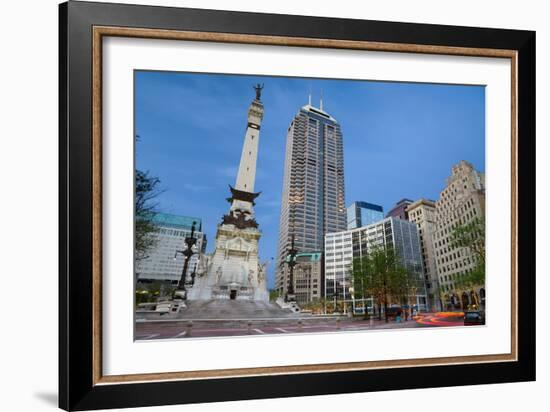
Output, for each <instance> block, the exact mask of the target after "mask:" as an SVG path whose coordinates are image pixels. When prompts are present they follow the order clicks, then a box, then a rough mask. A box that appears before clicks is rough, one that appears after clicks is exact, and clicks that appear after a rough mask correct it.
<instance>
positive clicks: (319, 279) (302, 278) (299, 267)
mask: <svg viewBox="0 0 550 412" xmlns="http://www.w3.org/2000/svg"><path fill="white" fill-rule="evenodd" d="M287 261H288V258H287ZM323 269H324V268H323V254H322V252H302V253H298V254H297V255H296V265H295V266H294V294H295V297H296V302H297V303H298V305H305V304H307V303H310V302H314V301H318V300H320V299H321V297H322V296H323V290H324V289H323V288H324V282H323V280H324V277H323ZM283 270H284V272H285V274H284V275H285V277H286V278H288V277H289V273H288V271H289V267H288V265H285V266H284V269H283Z"/></svg>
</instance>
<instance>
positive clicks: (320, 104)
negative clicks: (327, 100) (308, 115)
mask: <svg viewBox="0 0 550 412" xmlns="http://www.w3.org/2000/svg"><path fill="white" fill-rule="evenodd" d="M319 109H321V110H323V90H322V89H321V101H320V102H319Z"/></svg>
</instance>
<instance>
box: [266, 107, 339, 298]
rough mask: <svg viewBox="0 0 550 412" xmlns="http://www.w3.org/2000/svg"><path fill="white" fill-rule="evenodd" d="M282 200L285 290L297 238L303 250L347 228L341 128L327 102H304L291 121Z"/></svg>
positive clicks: (279, 284)
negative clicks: (288, 259)
mask: <svg viewBox="0 0 550 412" xmlns="http://www.w3.org/2000/svg"><path fill="white" fill-rule="evenodd" d="M281 203H282V204H281V216H280V225H279V245H278V246H279V250H278V256H277V267H276V286H275V287H276V289H277V290H278V291H279V292H280V293H283V294H284V293H285V291H286V288H287V286H288V276H287V274H286V271H285V270H284V262H285V258H286V256H287V253H288V250H289V247H290V243H291V239H292V237H294V242H295V247H296V249H297V250H298V251H299V252H314V251H319V250H323V249H324V237H325V234H326V233H331V232H339V231H342V230H345V229H346V206H345V197H344V153H343V142H342V132H341V130H340V125H339V124H338V122H337V121H336V119H334V118H333V117H332V116H331V115H330V114H328V113H327V112H325V111H324V110H323V108H322V104H321V107H320V108H316V107H313V106H312V105H311V104H308V105H305V106H303V107H302V108H301V109H300V111H299V112H298V113H297V114H296V116H295V117H294V119H293V120H292V122H291V123H290V126H289V128H288V133H287V140H286V157H285V169H284V178H283V194H282V200H281Z"/></svg>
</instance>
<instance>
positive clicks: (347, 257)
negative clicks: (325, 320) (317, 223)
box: [325, 217, 429, 311]
mask: <svg viewBox="0 0 550 412" xmlns="http://www.w3.org/2000/svg"><path fill="white" fill-rule="evenodd" d="M381 247H382V248H391V249H393V250H395V253H396V255H397V257H398V258H399V260H400V262H401V264H402V265H403V266H404V267H405V268H406V269H407V271H408V273H409V275H411V280H412V281H413V284H412V285H411V286H415V289H414V292H411V293H413V294H411V295H410V296H409V301H410V302H411V303H412V304H415V305H417V306H418V308H419V309H420V310H422V311H425V310H427V309H428V308H429V307H428V299H427V294H426V284H425V279H424V274H423V267H422V251H421V243H420V237H419V235H418V228H417V226H416V224H415V223H412V222H409V221H408V220H403V219H399V218H395V217H388V218H385V219H383V220H381V221H378V222H376V223H373V224H370V225H367V226H364V227H359V228H357V229H351V230H345V231H343V232H339V233H329V234H327V235H326V237H325V298H326V299H327V301H331V300H334V301H346V302H348V303H349V302H350V300H351V291H350V287H351V286H352V279H351V268H352V263H353V259H355V258H362V257H364V256H367V255H368V254H369V253H370V252H371V251H372V250H375V249H378V248H381ZM411 290H413V289H412V288H411ZM365 298H367V299H366V300H367V301H369V302H370V303H369V305H372V297H365ZM390 301H391V302H390V303H396V304H399V303H401V302H400V301H399V300H398V299H397V298H395V299H393V300H392V299H390Z"/></svg>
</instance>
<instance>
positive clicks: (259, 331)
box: [252, 329, 265, 335]
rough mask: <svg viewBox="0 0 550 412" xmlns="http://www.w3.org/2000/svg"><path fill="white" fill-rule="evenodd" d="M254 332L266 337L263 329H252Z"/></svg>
mask: <svg viewBox="0 0 550 412" xmlns="http://www.w3.org/2000/svg"><path fill="white" fill-rule="evenodd" d="M252 330H253V331H254V332H258V333H259V334H262V335H265V332H264V331H263V330H261V329H252Z"/></svg>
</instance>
